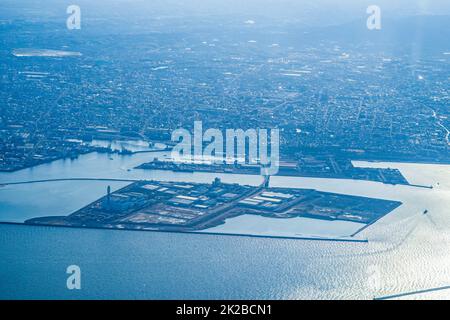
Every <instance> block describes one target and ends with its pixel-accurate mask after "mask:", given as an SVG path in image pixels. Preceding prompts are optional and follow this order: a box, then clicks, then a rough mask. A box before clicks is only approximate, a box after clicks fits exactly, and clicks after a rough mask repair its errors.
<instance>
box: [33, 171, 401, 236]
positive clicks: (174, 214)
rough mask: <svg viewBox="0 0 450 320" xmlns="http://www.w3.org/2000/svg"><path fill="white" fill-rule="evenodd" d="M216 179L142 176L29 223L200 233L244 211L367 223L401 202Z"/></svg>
mask: <svg viewBox="0 0 450 320" xmlns="http://www.w3.org/2000/svg"><path fill="white" fill-rule="evenodd" d="M268 185H269V180H268V179H266V180H265V182H264V183H263V184H262V185H260V186H257V187H252V186H243V185H239V184H225V183H222V182H221V180H220V179H218V178H216V179H215V180H214V182H213V183H211V184H205V183H180V182H162V181H138V182H134V183H132V184H129V185H128V186H126V187H124V188H122V189H120V190H118V191H116V192H111V189H110V187H108V189H107V190H106V193H105V196H103V197H102V198H100V199H98V200H97V201H95V202H93V203H91V204H89V205H88V206H86V207H84V208H82V209H80V210H78V211H76V212H74V213H73V214H71V215H69V216H67V217H60V216H52V217H41V218H34V219H30V220H28V221H27V222H26V223H28V224H35V225H36V224H39V225H58V226H69V227H91V228H112V229H127V230H154V231H156V230H157V231H174V232H195V231H202V230H207V229H209V228H213V227H216V226H218V225H221V224H223V223H225V220H226V219H229V218H233V217H237V216H241V215H244V214H251V215H260V216H264V217H268V218H276V219H289V218H295V217H304V218H311V219H320V220H329V221H335V220H340V221H349V222H357V223H361V228H365V227H366V226H367V225H370V224H372V223H374V222H375V221H377V220H378V219H380V218H382V217H383V216H385V215H386V214H388V213H389V212H391V211H392V210H394V209H395V208H397V207H398V206H400V205H401V203H400V202H395V201H387V200H381V199H372V198H364V197H356V196H348V195H340V194H333V193H326V192H319V191H316V190H312V189H292V188H270V187H268Z"/></svg>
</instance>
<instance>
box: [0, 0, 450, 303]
mask: <svg viewBox="0 0 450 320" xmlns="http://www.w3.org/2000/svg"><path fill="white" fill-rule="evenodd" d="M261 1H262V2H268V3H267V8H266V7H265V6H261V5H259V4H257V1H256V2H255V3H253V2H254V1H249V4H247V5H246V6H245V8H242V9H238V2H237V1H234V0H232V1H231V2H230V3H229V4H228V5H227V4H224V3H225V2H226V1H222V0H214V1H212V3H209V4H203V3H198V1H196V0H191V1H185V3H183V4H180V3H176V1H174V0H167V1H156V2H154V3H151V1H134V0H133V1H129V2H127V1H113V0H104V1H98V2H97V3H90V2H89V1H86V0H82V1H78V3H77V4H72V3H68V2H67V3H66V1H56V0H46V1H44V4H37V3H34V2H33V1H31V0H19V1H17V0H16V1H13V0H4V1H2V5H1V6H3V7H4V10H2V11H1V13H0V43H1V45H0V101H1V102H2V107H1V109H0V232H1V233H2V234H4V235H5V237H3V239H2V240H0V251H2V252H5V255H6V256H8V257H10V258H9V260H10V261H13V262H12V263H14V265H20V266H19V267H18V268H19V269H20V268H22V269H23V270H24V271H26V272H28V271H30V268H31V267H30V266H31V264H27V265H25V264H24V265H22V264H21V262H20V259H18V258H15V257H16V253H14V250H16V249H14V248H16V245H12V242H11V241H12V240H11V239H16V237H17V239H18V243H22V242H24V243H28V241H29V238H27V237H28V236H30V237H36V239H37V240H36V241H33V240H30V241H31V242H33V244H29V245H21V246H20V252H22V254H21V256H22V257H28V256H30V257H31V256H32V255H33V253H30V252H31V251H33V252H37V253H36V254H37V255H38V256H37V257H35V258H33V259H37V260H39V261H40V260H46V259H47V258H46V256H45V254H44V253H43V252H45V251H48V252H57V251H58V250H63V249H61V248H55V247H53V246H56V243H60V242H59V241H61V243H64V244H63V246H65V247H68V248H69V247H71V246H73V249H71V250H72V251H73V252H74V256H71V257H70V258H67V259H66V258H64V259H63V260H64V261H60V260H58V259H56V260H55V262H51V265H52V267H51V268H57V265H58V268H59V267H61V266H60V265H59V263H61V264H64V263H66V262H68V261H69V260H70V261H72V262H70V263H69V262H68V263H69V264H75V265H77V266H78V265H80V267H81V268H84V267H83V266H82V265H83V263H82V262H81V261H84V265H85V266H86V267H85V268H86V271H85V272H86V273H87V274H89V272H90V274H91V275H92V274H94V275H95V276H93V277H97V278H96V279H97V280H93V279H92V278H89V279H90V280H92V281H94V282H95V281H99V280H98V279H102V278H101V277H100V278H99V276H98V274H97V267H95V265H96V263H99V264H102V265H103V264H105V265H106V263H107V261H111V260H114V261H115V260H117V261H119V260H120V261H122V262H121V263H122V265H123V264H127V263H129V264H130V270H135V272H133V275H130V277H131V278H130V279H131V280H130V283H133V285H134V286H135V287H136V288H138V289H136V290H137V291H136V292H133V293H131V291H132V290H131V289H130V288H131V287H126V286H127V285H124V284H123V283H114V285H117V286H119V287H120V286H124V287H121V289H120V290H119V291H121V292H122V295H119V294H117V295H114V294H112V295H108V294H106V293H103V292H99V291H98V290H97V289H93V287H95V286H96V285H95V284H94V283H91V287H90V288H91V291H88V290H87V289H86V291H84V290H80V292H81V295H80V296H77V297H75V298H87V299H91V298H93V299H98V298H100V299H102V298H113V299H114V298H119V299H122V298H125V299H128V298H131V299H135V298H137V299H173V298H175V299H183V298H184V299H210V298H212V299H227V298H228V299H229V298H232V299H241V298H244V299H249V298H250V299H255V298H256V299H266V298H269V299H303V298H317V299H328V298H336V299H340V298H352V299H353V298H354V299H373V298H381V299H384V298H386V299H387V298H389V299H390V298H395V297H397V296H398V295H400V297H411V298H417V299H420V298H424V299H428V298H447V299H448V298H450V291H449V289H448V287H449V286H450V255H449V252H448V246H449V245H450V237H449V236H450V233H449V231H450V223H449V221H450V219H448V218H449V211H448V208H449V205H450V170H449V169H450V140H449V139H450V108H449V105H450V101H449V100H450V90H449V89H450V63H449V62H450V42H449V40H448V39H450V31H449V30H450V28H449V24H450V19H449V15H450V6H449V5H448V4H446V3H445V2H444V1H440V0H434V1H423V0H415V1H412V2H417V4H415V5H410V6H408V5H407V4H406V3H407V2H405V1H403V0H399V5H400V6H401V5H402V4H404V5H405V7H402V8H404V10H403V9H402V10H399V11H398V12H400V13H398V14H397V11H395V9H394V7H391V6H390V4H389V2H388V1H384V0H382V1H379V2H380V3H379V4H377V5H375V7H374V6H373V4H372V3H369V2H367V3H366V2H365V1H362V2H364V3H359V4H355V2H356V1H352V0H348V1H345V4H344V5H343V6H342V8H339V9H336V13H335V20H333V21H330V19H328V18H327V15H329V14H330V11H327V10H332V9H331V8H328V9H327V10H325V11H324V10H322V9H321V8H319V7H320V6H316V5H315V4H314V3H313V1H309V0H298V1H295V0H282V2H283V3H286V4H288V3H289V4H290V5H292V7H291V8H292V9H291V10H288V9H287V7H283V6H282V5H281V6H277V5H275V4H273V3H272V2H271V1H268V0H261ZM323 1H324V3H325V2H326V3H328V2H330V1H329V0H323ZM319 2H320V1H319ZM331 2H332V1H331ZM428 2H430V3H428ZM408 3H410V2H408ZM424 3H427V4H424ZM370 5H372V6H370ZM368 6H369V7H368ZM366 9H367V11H366ZM80 10H81V12H82V14H81V15H80V14H79V13H80V12H79V11H80ZM371 10H373V11H371ZM377 10H378V11H377ZM380 12H381V13H380ZM385 13H386V14H385ZM380 14H381V15H380ZM371 19H372V20H371ZM377 19H381V20H380V21H378V20H377ZM371 23H372V25H371ZM199 123H201V126H202V130H201V132H198V130H199V129H198V127H197V125H198V124H199ZM180 132H181V133H182V134H180ZM274 132H275V133H276V134H274ZM191 133H192V135H191ZM183 134H184V138H183V139H181V138H182V137H183ZM199 134H200V136H201V137H200V140H198V135H199ZM186 137H188V138H186ZM179 150H183V153H182V154H175V152H178V151H179ZM186 151H187V152H186ZM191 151H192V154H191ZM208 152H209V153H208ZM206 153H208V156H206V155H205V154H206ZM198 155H200V156H198ZM196 156H198V157H196ZM181 160H182V161H181ZM265 160H268V161H269V162H267V161H266V162H265ZM275 166H276V168H275ZM268 167H270V168H271V169H276V170H267V168H268ZM26 230H28V231H26ZM118 230H120V232H118ZM127 231H141V232H132V233H131V232H130V233H127ZM47 237H48V239H53V240H52V241H50V240H49V241H48V242H47V240H45V239H46V238H47ZM8 239H9V240H8ZM38 239H40V240H38ZM77 239H78V241H79V243H76V241H77ZM89 239H90V240H89ZM106 239H108V240H106ZM95 241H98V244H95V245H94V244H93V243H94V242H95ZM104 241H109V243H105V242H104ZM13 242H14V241H13ZM91 244H92V245H91ZM79 246H80V247H79ZM147 246H149V247H151V248H149V247H147ZM113 247H114V248H117V252H116V253H111V252H110V251H109V250H111V248H113ZM33 248H34V249H33ZM46 248H47V249H46ZM50 248H52V249H50ZM77 248H80V249H77ZM82 248H84V249H82ZM83 250H84V251H83ZM211 250H212V251H220V250H223V251H221V253H220V255H217V256H214V255H213V254H212V251H211ZM82 252H89V257H90V258H86V257H85V256H84V254H83V253H82ZM159 252H166V253H167V254H168V256H167V257H165V256H161V254H162V253H159ZM417 252H422V253H423V255H422V256H420V255H418V254H417ZM138 254H142V257H147V259H144V258H142V259H143V260H140V259H138V258H136V256H135V255H138ZM188 254H192V257H189V258H187V257H186V256H187V255H188ZM253 254H254V255H255V257H254V259H255V260H254V262H249V260H247V259H248V257H251V256H253ZM110 255H113V256H110ZM96 256H98V257H99V258H98V259H99V261H97V262H95V261H93V260H92V259H93V257H96ZM106 256H107V257H106ZM293 256H295V257H293ZM300 256H304V257H305V260H304V261H299V260H296V259H299V258H298V257H300ZM150 257H151V258H150ZM168 257H169V258H168ZM267 257H272V258H273V261H274V266H273V268H278V269H277V271H275V270H272V271H270V270H264V271H260V272H262V273H263V274H265V276H266V278H267V279H268V280H267V283H262V282H251V281H250V280H247V276H248V277H251V276H250V274H251V273H252V272H253V269H252V268H254V270H261V269H262V266H263V265H265V264H267V263H268V261H267V259H268V258H267ZM21 259H25V258H21ZM30 259H32V258H30ZM83 259H84V260H83ZM102 259H103V260H102ZM290 259H294V260H290ZM6 260H8V259H5V261H6ZM78 260H80V262H77V261H78ZM150 260H151V262H149V261H150ZM225 260H227V261H228V260H233V261H235V264H236V265H239V264H241V265H242V266H243V273H242V275H240V276H239V277H243V278H245V279H244V280H243V279H240V281H242V282H243V283H246V284H247V286H246V287H245V286H244V285H242V286H241V285H240V284H239V283H238V282H235V280H230V283H229V285H230V287H226V288H225V287H224V285H223V282H220V281H224V279H225V277H230V278H231V277H232V275H235V274H236V273H237V272H238V271H237V270H235V269H234V268H235V266H234V265H231V264H232V263H231V262H230V265H229V266H228V269H227V270H226V271H225V270H224V268H225V267H224V266H222V265H220V263H219V262H220V261H225ZM56 261H58V262H56ZM156 261H157V262H156ZM199 261H204V263H205V265H199V263H200V262H199ZM252 261H253V260H252ZM69 264H67V266H69ZM300 264H301V265H303V266H304V264H308V265H309V266H310V267H309V268H307V269H303V270H301V271H299V270H297V271H294V269H293V267H292V266H294V265H300ZM275 265H276V266H275ZM331 265H333V266H336V268H337V269H339V271H336V274H338V275H340V276H339V279H341V280H334V279H335V278H331V277H333V275H332V273H333V272H332V271H331V270H330V268H331V267H330V266H331ZM424 265H426V266H424ZM67 266H66V267H67ZM419 266H424V267H423V269H424V270H428V271H429V272H421V270H422V269H421V268H422V267H419ZM438 266H439V267H438ZM39 268H43V267H39ZM64 268H65V267H64ZM115 268H117V269H115V270H114V271H113V272H117V273H118V274H119V273H120V274H122V273H124V274H128V271H124V270H123V269H120V268H119V267H115ZM123 268H126V267H123ZM141 268H142V271H143V270H146V272H148V271H149V270H150V269H152V270H153V271H155V270H156V271H158V272H159V275H158V276H156V275H151V276H148V277H149V278H145V277H144V276H142V275H140V273H141ZM153 268H154V269H153ZM171 268H174V270H182V271H184V274H186V277H187V278H182V276H181V272H178V273H179V274H178V273H177V271H171ZM191 268H192V269H191ZM193 268H197V269H203V268H205V270H206V271H205V270H204V274H203V275H198V274H193V273H192V274H191V273H189V272H190V270H194V269H193ZM313 269H314V270H315V271H314V270H313ZM351 269H352V270H355V269H357V271H353V272H354V277H355V279H359V280H355V281H353V280H350V278H349V277H350V273H352V272H351V271H349V270H351ZM11 270H13V268H12V264H11V265H9V264H8V263H7V262H2V263H1V264H0V298H6V299H11V298H12V299H22V298H32V299H34V298H50V299H51V298H69V299H71V298H73V297H72V296H71V294H73V291H70V290H63V289H64V288H63V289H57V290H56V291H52V290H47V289H46V288H49V287H47V285H45V286H39V285H36V284H34V285H30V286H29V285H28V284H29V281H30V280H29V279H28V280H26V279H24V280H20V281H21V287H20V289H17V290H14V289H12V284H11V283H10V282H9V280H8V279H15V278H17V277H18V276H17V274H16V273H15V272H14V271H11ZM32 270H34V269H32ZM161 270H168V271H164V272H162V271H161ZM208 270H210V271H208ZM230 270H234V271H230ZM282 270H284V272H285V273H284V274H289V275H290V276H291V277H292V278H293V279H296V281H297V282H298V283H297V282H296V283H295V284H292V283H290V284H288V283H289V281H287V280H283V281H285V282H283V283H281V284H278V283H277V282H276V280H275V279H276V278H277V276H278V277H280V274H281V271H282ZM393 270H396V271H393ZM33 272H44V271H43V269H40V270H39V271H33ZM209 272H211V273H214V272H222V274H223V278H220V279H217V278H214V279H213V275H212V274H211V275H210V274H209ZM231 272H232V274H231ZM270 272H272V273H270ZM279 272H280V273H279ZM401 272H408V275H407V276H401V275H399V274H400V273H401ZM175 273H177V274H176V275H175ZM341 273H342V274H341ZM336 274H335V275H336ZM374 274H375V276H376V281H373V277H375V276H374ZM49 277H51V276H49ZM55 277H56V276H55ZM63 277H64V274H63ZM172 277H175V278H176V279H178V280H175V278H172ZM202 277H205V278H204V279H203V280H202ZM208 277H210V278H208ZM207 278H208V279H207ZM336 278H337V277H336ZM168 279H172V280H168ZM221 279H222V280H221ZM332 279H333V280H332ZM367 279H369V280H367ZM393 279H395V280H393ZM27 281H28V282H27ZM49 281H50V282H49V284H48V286H50V287H51V286H52V285H54V284H55V283H56V281H57V278H55V279H53V278H52V279H50V280H49ZM236 281H237V280H236ZM247 281H248V282H247ZM393 281H398V282H395V283H393ZM191 282H192V283H196V284H197V285H198V286H199V287H200V288H201V290H200V291H199V292H196V293H193V294H190V293H189V292H188V291H187V290H186V286H187V284H186V283H191ZM374 282H375V284H374ZM97 283H98V282H97ZM150 283H152V285H153V284H155V283H156V284H158V285H156V284H155V286H151V285H150ZM202 283H209V285H210V286H209V287H204V286H203V285H202ZM344 283H346V284H347V287H345V285H344ZM141 284H145V285H143V286H142V287H141V286H140V285H141ZM147 284H148V287H147ZM64 285H65V284H64ZM64 285H63V286H64ZM269 285H270V286H272V287H271V288H269V287H267V286H269ZM278 285H279V287H278ZM130 286H131V284H130ZM100 287H101V286H100ZM344 287H345V288H344ZM272 289H273V290H272ZM130 290H131V291H130ZM124 292H126V293H124ZM431 293H432V294H435V295H436V296H427V295H425V296H424V294H431Z"/></svg>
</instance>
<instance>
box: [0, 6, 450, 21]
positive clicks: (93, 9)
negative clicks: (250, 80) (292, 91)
mask: <svg viewBox="0 0 450 320" xmlns="http://www.w3.org/2000/svg"><path fill="white" fill-rule="evenodd" d="M70 4H78V5H79V6H80V7H81V8H82V10H83V12H84V13H85V14H86V17H87V16H89V17H93V16H95V17H99V18H108V17H109V16H111V15H113V16H118V15H119V16H122V17H126V18H127V19H129V18H132V17H133V16H136V17H138V16H139V17H140V18H142V17H146V16H148V17H149V18H151V17H155V16H161V15H166V16H167V15H172V16H198V15H201V16H205V15H207V16H215V15H227V16H235V17H248V18H249V19H251V18H252V17H259V18H261V17H266V18H268V19H270V18H275V19H276V20H279V19H290V20H292V19H294V20H299V21H303V22H305V24H314V25H333V24H339V23H342V22H348V21H352V20H358V19H361V18H364V17H365V16H366V12H365V11H366V8H367V7H368V6H369V5H373V4H375V5H378V6H380V7H381V9H382V13H383V14H384V16H385V17H391V16H394V17H395V16H399V15H400V16H402V15H417V14H443V15H449V14H450V0H0V8H2V10H0V12H1V11H3V14H1V13H0V17H4V15H5V14H7V13H11V12H13V13H15V12H16V11H18V13H19V14H20V15H26V16H27V17H28V16H29V15H36V14H39V13H40V12H46V13H47V14H53V15H57V14H60V13H61V11H63V10H65V8H66V7H67V6H68V5H70ZM6 9H9V10H6ZM5 12H6V13H5Z"/></svg>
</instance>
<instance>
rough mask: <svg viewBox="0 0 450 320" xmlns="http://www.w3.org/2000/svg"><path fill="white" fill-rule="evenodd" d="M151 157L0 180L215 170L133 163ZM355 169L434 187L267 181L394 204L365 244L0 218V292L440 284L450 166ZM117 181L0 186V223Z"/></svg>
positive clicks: (388, 288)
mask: <svg viewBox="0 0 450 320" xmlns="http://www.w3.org/2000/svg"><path fill="white" fill-rule="evenodd" d="M155 156H156V157H160V158H162V157H164V154H163V153H160V154H145V153H144V154H138V155H133V156H119V155H113V156H108V155H104V154H97V153H92V154H88V155H84V156H81V157H80V158H78V159H77V160H72V161H70V160H65V161H64V160H60V161H55V162H53V163H50V164H45V165H41V166H38V167H34V168H31V169H25V170H21V171H18V172H14V173H1V174H0V183H2V182H12V181H26V180H39V179H51V178H125V179H157V180H176V181H197V182H210V181H212V180H213V178H214V177H215V176H216V174H209V173H193V174H190V173H172V172H164V171H143V170H133V169H132V168H133V167H134V166H136V165H138V164H140V163H142V162H145V161H149V160H151V159H152V158H153V157H155ZM355 165H358V166H371V167H375V166H377V167H380V166H381V167H393V168H399V169H400V170H402V172H403V173H404V174H405V176H406V177H407V178H408V179H409V181H410V182H412V183H418V184H423V185H433V186H434V188H433V189H425V188H414V187H407V186H391V185H383V184H379V183H374V182H366V181H353V180H334V179H313V178H297V177H295V178H294V177H292V178H291V177H275V178H273V179H272V182H271V184H272V186H280V187H281V186H283V187H304V188H315V189H317V190H322V191H329V192H338V193H342V194H351V195H359V196H368V197H377V198H383V199H392V200H398V201H402V202H403V203H404V204H403V205H402V206H401V207H399V208H398V209H396V210H395V211H394V212H392V213H391V214H389V215H388V216H386V217H385V218H383V219H382V220H380V221H379V222H377V223H376V224H375V225H373V226H371V227H370V228H368V229H366V230H365V231H364V232H363V233H362V234H361V237H363V238H365V239H368V240H369V243H368V244H357V243H337V242H320V241H301V240H283V239H256V238H247V237H229V236H212V235H190V234H168V233H153V232H131V231H113V230H82V229H66V228H56V227H35V226H19V225H0V252H1V259H0V298H6V299H17V298H39V299H41V298H43V299H47V298H65V299H66V298H69V299H71V298H73V299H76V298H125V299H141V298H152V299H165V298H168V299H175V298H195V299H196V298H204V299H209V298H218V299H219V298H220V299H224V298H229V299H236V298H243V299H245V298H263V299H266V298H267V299H278V298H288V299H297V298H360V299H371V298H373V297H380V296H384V295H391V294H398V293H403V292H410V291H415V290H423V289H432V288H438V287H443V286H449V285H450V232H449V231H450V210H449V208H450V170H449V169H450V166H443V165H422V164H400V163H364V162H355ZM219 176H220V177H221V178H222V180H223V181H224V182H240V183H242V182H243V181H244V182H245V184H251V185H257V184H259V183H261V178H260V177H258V176H242V175H219ZM125 184H126V183H122V182H115V183H111V182H99V181H95V182H91V181H89V182H88V181H67V182H66V181H64V182H50V183H42V184H29V185H16V186H5V187H1V188H0V220H1V221H6V222H22V221H24V220H25V219H29V218H32V217H36V216H44V215H61V214H69V213H70V212H73V211H75V210H77V209H79V208H80V207H81V206H83V205H86V204H87V203H89V202H91V201H93V200H95V199H96V198H98V197H99V196H101V195H102V194H104V192H105V190H106V187H107V185H111V186H112V187H113V189H117V188H119V187H121V186H123V185H125ZM424 210H428V211H429V213H428V214H427V215H424V214H423V211H424ZM72 264H76V265H78V266H80V267H81V271H82V290H80V291H69V290H67V289H66V279H67V275H66V273H65V271H66V268H67V266H69V265H72ZM412 297H423V295H420V296H419V295H417V296H412ZM433 298H450V292H449V291H448V290H447V291H446V290H443V291H438V292H434V293H433Z"/></svg>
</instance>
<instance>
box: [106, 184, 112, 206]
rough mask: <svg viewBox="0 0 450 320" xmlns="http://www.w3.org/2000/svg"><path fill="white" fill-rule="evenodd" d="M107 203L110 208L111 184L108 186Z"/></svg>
mask: <svg viewBox="0 0 450 320" xmlns="http://www.w3.org/2000/svg"><path fill="white" fill-rule="evenodd" d="M106 205H107V206H108V208H109V207H110V205H111V186H108V188H106Z"/></svg>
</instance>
